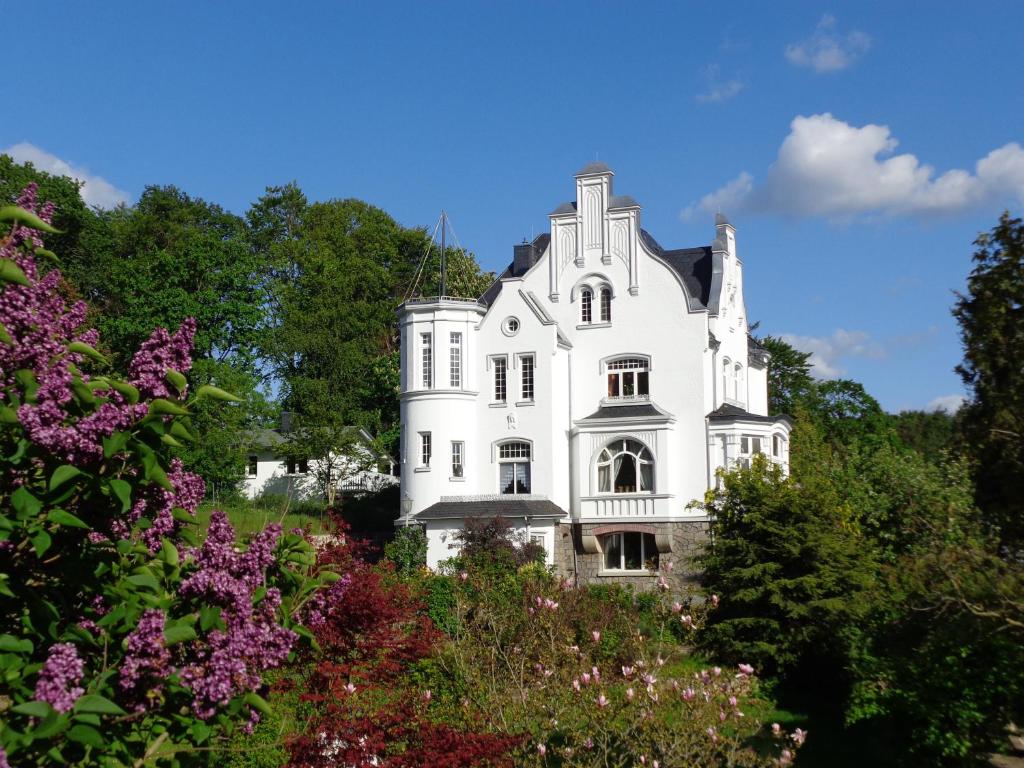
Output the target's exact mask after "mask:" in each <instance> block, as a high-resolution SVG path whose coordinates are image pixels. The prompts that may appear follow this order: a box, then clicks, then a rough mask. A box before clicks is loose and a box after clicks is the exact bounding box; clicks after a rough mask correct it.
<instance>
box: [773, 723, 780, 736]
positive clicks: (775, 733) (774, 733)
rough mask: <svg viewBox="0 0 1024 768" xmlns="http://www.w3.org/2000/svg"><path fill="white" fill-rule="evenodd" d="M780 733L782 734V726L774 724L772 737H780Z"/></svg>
mask: <svg viewBox="0 0 1024 768" xmlns="http://www.w3.org/2000/svg"><path fill="white" fill-rule="evenodd" d="M780 733H782V726H781V725H779V724H778V723H772V735H774V736H778V735H779V734H780Z"/></svg>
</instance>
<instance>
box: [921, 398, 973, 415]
mask: <svg viewBox="0 0 1024 768" xmlns="http://www.w3.org/2000/svg"><path fill="white" fill-rule="evenodd" d="M966 400H967V398H966V397H964V396H963V395H942V396H941V397H936V398H935V399H934V400H932V401H931V402H930V403H928V406H927V408H926V410H929V411H945V412H946V413H949V414H953V413H956V412H957V411H958V410H959V409H960V406H961V405H963V404H964V402H965V401H966Z"/></svg>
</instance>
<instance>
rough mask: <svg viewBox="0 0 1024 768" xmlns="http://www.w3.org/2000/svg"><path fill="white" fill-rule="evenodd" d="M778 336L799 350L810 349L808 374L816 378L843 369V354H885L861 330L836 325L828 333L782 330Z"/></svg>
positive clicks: (830, 376)
mask: <svg viewBox="0 0 1024 768" xmlns="http://www.w3.org/2000/svg"><path fill="white" fill-rule="evenodd" d="M781 338H782V340H783V341H785V342H786V343H787V344H790V345H792V346H794V347H796V348H797V349H799V350H800V351H801V352H810V353H811V360H810V361H811V366H812V367H811V374H812V375H813V376H815V377H816V378H819V379H835V378H838V377H839V376H842V375H843V374H844V373H846V369H845V368H843V367H842V361H843V360H844V359H845V358H850V357H865V358H873V359H879V358H883V357H885V349H884V348H883V347H882V345H881V344H879V343H877V342H875V341H872V340H871V337H870V336H868V334H866V333H865V332H864V331H847V330H844V329H842V328H840V329H839V330H837V331H836V332H835V333H833V334H832V335H831V336H798V335H796V334H792V333H784V334H782V336H781Z"/></svg>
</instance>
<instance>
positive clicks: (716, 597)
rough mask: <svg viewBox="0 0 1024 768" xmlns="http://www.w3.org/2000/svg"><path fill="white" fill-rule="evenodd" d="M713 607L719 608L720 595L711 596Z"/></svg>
mask: <svg viewBox="0 0 1024 768" xmlns="http://www.w3.org/2000/svg"><path fill="white" fill-rule="evenodd" d="M711 607H712V608H717V607H718V595H712V596H711Z"/></svg>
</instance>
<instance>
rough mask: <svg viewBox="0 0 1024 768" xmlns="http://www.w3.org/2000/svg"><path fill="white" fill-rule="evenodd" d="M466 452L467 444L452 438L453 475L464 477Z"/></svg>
mask: <svg viewBox="0 0 1024 768" xmlns="http://www.w3.org/2000/svg"><path fill="white" fill-rule="evenodd" d="M465 454H466V444H465V443H463V442H462V441H461V440H452V477H462V473H463V463H462V462H463V457H464V456H465Z"/></svg>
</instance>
